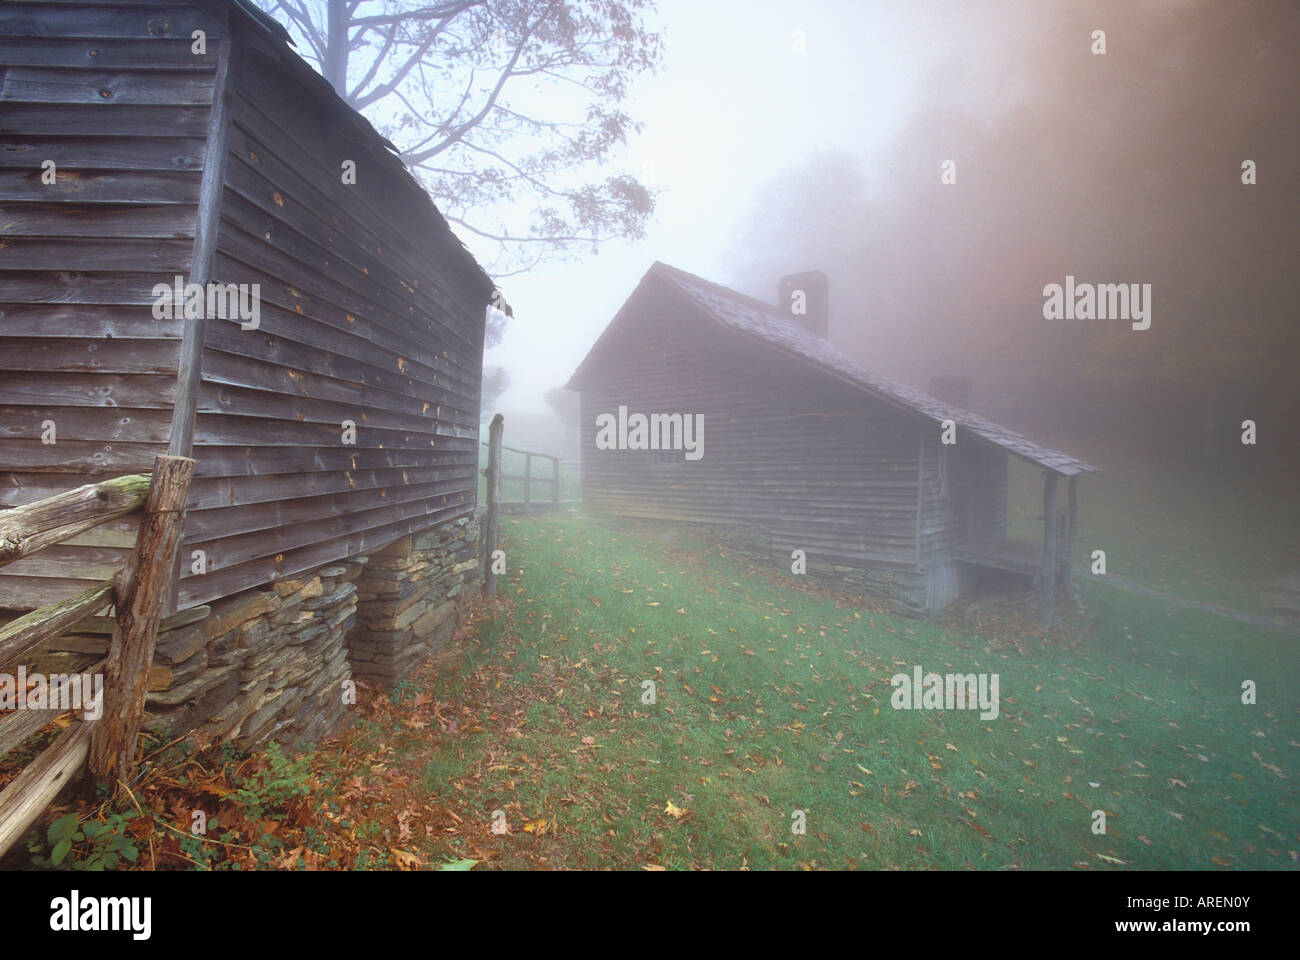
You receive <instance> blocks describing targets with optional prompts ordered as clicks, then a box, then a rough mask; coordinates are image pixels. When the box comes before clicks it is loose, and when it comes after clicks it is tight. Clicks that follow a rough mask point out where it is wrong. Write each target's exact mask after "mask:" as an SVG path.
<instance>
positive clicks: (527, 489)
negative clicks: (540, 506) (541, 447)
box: [524, 453, 533, 516]
mask: <svg viewBox="0 0 1300 960" xmlns="http://www.w3.org/2000/svg"><path fill="white" fill-rule="evenodd" d="M532 484H533V455H532V454H531V453H525V454H524V516H528V512H529V510H531V509H532V506H533V487H532Z"/></svg>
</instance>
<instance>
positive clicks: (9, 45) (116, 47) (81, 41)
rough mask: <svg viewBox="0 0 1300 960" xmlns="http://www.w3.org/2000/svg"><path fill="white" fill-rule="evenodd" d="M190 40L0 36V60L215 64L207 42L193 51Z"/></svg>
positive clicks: (94, 65)
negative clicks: (204, 49) (203, 50)
mask: <svg viewBox="0 0 1300 960" xmlns="http://www.w3.org/2000/svg"><path fill="white" fill-rule="evenodd" d="M193 46H194V41H192V40H190V39H189V38H188V37H186V38H184V39H176V40H159V39H150V40H114V39H109V38H105V37H96V38H94V39H89V38H85V37H24V38H22V39H21V40H20V39H17V38H14V37H11V36H0V63H3V64H6V65H10V66H23V67H77V68H81V69H86V70H116V69H122V70H193V71H209V72H211V71H212V69H213V68H214V67H215V66H216V54H215V52H214V50H213V48H212V47H211V46H209V47H208V50H207V52H206V53H195V52H194V50H193Z"/></svg>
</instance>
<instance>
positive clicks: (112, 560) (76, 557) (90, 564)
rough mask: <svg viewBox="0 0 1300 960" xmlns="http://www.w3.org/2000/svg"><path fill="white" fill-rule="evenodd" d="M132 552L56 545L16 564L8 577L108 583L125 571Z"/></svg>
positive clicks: (128, 549) (11, 567) (14, 563)
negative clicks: (69, 578) (51, 578)
mask: <svg viewBox="0 0 1300 960" xmlns="http://www.w3.org/2000/svg"><path fill="white" fill-rule="evenodd" d="M130 552H131V550H130V547H126V548H122V547H85V546H80V547H72V546H65V545H64V544H55V545H54V546H50V547H46V548H45V549H43V550H41V551H40V552H39V553H35V554H33V555H32V556H29V557H23V558H22V559H21V560H15V561H14V562H13V563H12V565H10V566H8V567H7V568H6V569H5V571H4V573H5V575H12V576H15V577H77V578H79V579H83V580H104V579H107V578H109V577H112V576H113V575H114V574H115V573H117V571H118V570H120V569H121V567H122V564H123V563H125V562H126V558H127V556H128V555H129V554H130Z"/></svg>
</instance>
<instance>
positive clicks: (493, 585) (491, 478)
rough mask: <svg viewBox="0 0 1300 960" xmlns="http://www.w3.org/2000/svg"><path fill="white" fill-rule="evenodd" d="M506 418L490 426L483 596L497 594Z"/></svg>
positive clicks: (494, 420)
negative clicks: (496, 561) (495, 557)
mask: <svg viewBox="0 0 1300 960" xmlns="http://www.w3.org/2000/svg"><path fill="white" fill-rule="evenodd" d="M504 423H505V419H504V418H503V417H502V416H501V414H499V413H498V414H497V415H496V416H495V417H493V418H492V424H491V426H489V427H488V466H487V515H486V516H485V517H484V518H483V527H484V529H483V530H482V531H481V535H482V537H483V596H485V597H488V598H489V599H490V598H492V597H495V596H496V595H497V575H496V574H495V573H493V572H492V554H494V553H496V550H497V523H498V519H499V514H500V511H501V431H502V428H503V425H504Z"/></svg>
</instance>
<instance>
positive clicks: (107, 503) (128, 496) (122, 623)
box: [0, 456, 194, 856]
mask: <svg viewBox="0 0 1300 960" xmlns="http://www.w3.org/2000/svg"><path fill="white" fill-rule="evenodd" d="M193 475H194V461H193V460H191V459H190V458H188V457H171V456H159V457H157V458H156V459H155V461H154V470H153V474H152V475H151V476H150V475H143V474H135V475H131V476H125V477H117V478H115V479H112V480H106V481H103V482H101V483H90V484H86V485H85V486H81V487H78V488H77V489H75V490H69V491H68V492H66V493H61V494H58V495H56V496H53V497H48V498H46V499H44V500H40V501H37V502H36V503H29V504H25V505H23V506H21V507H15V508H13V509H12V510H6V511H4V512H2V513H0V566H3V565H5V564H8V563H12V562H14V561H15V560H20V559H22V558H23V557H27V556H30V555H32V554H33V553H36V552H38V551H40V550H43V549H44V548H46V547H49V546H53V545H55V544H58V543H63V542H64V541H66V540H69V539H71V538H72V537H75V536H77V535H78V534H80V533H83V532H84V531H86V530H89V529H91V528H93V527H96V526H99V525H100V524H102V523H106V522H107V521H109V520H113V519H116V518H118V517H123V516H126V515H128V514H132V513H137V512H138V513H140V514H141V518H140V529H139V532H138V533H137V535H136V542H135V547H134V549H133V550H132V551H131V555H130V557H129V558H128V559H127V562H126V565H125V566H124V567H122V568H121V569H120V570H119V571H117V573H116V575H115V576H114V577H113V578H112V579H109V580H104V581H101V582H100V583H96V584H94V585H92V586H90V587H87V588H86V589H85V590H83V591H82V592H81V593H79V594H77V595H76V596H73V597H69V598H68V599H66V600H61V601H58V602H56V603H52V604H48V605H47V606H44V607H41V608H40V609H38V610H33V611H31V612H30V613H27V614H24V615H22V616H20V617H18V618H17V619H15V620H13V621H11V622H10V623H7V624H5V625H4V626H3V627H0V672H8V671H9V670H10V668H11V667H14V666H16V665H21V664H23V663H25V662H26V661H27V659H29V658H30V656H31V655H32V654H33V653H34V652H36V651H37V650H38V649H39V648H40V647H41V646H42V645H43V644H46V643H48V642H50V641H52V640H54V639H55V638H57V637H58V636H59V635H61V634H62V633H64V632H66V631H67V630H68V629H69V628H72V627H75V626H77V625H78V624H80V623H82V622H83V621H85V620H87V619H88V618H90V617H93V616H94V615H95V614H96V613H98V612H99V611H101V610H103V609H104V608H105V607H107V606H109V605H112V606H113V607H114V613H115V620H114V626H113V635H112V639H111V640H110V642H109V648H108V657H107V659H105V660H103V661H101V662H100V663H98V664H96V665H95V666H93V667H91V668H90V671H91V674H92V675H93V674H96V673H99V672H100V671H103V672H104V674H105V679H104V687H103V694H102V695H103V701H102V702H101V704H100V707H101V708H102V712H101V714H100V716H99V717H98V718H97V719H90V718H88V717H87V716H86V715H85V714H84V712H83V714H82V715H81V716H80V717H79V718H78V719H77V720H75V721H74V722H73V723H72V724H71V725H70V726H69V727H68V728H67V729H65V730H64V731H63V732H62V733H61V734H60V735H59V736H58V738H57V739H56V740H55V741H54V742H53V743H52V744H50V745H49V746H48V747H46V748H45V749H44V750H43V751H41V753H40V754H38V755H37V756H36V758H35V759H34V760H32V762H31V763H29V764H28V765H27V766H26V767H25V768H24V769H23V770H22V772H21V773H19V774H18V776H17V777H15V778H14V780H12V781H11V782H10V783H9V784H8V785H7V786H6V787H5V788H4V790H3V791H0V856H2V855H3V854H4V853H5V852H7V851H8V849H9V848H10V847H11V846H12V845H13V844H14V843H15V842H16V841H17V840H18V839H19V838H20V837H21V836H22V835H23V833H24V832H25V831H26V830H27V828H28V827H30V826H31V825H32V823H33V822H35V820H36V819H37V818H38V817H39V816H40V815H41V813H42V812H43V811H44V810H45V808H46V807H48V806H49V805H50V803H51V802H52V801H53V800H54V798H55V797H56V796H57V795H58V794H59V792H60V791H61V790H62V789H63V788H64V787H65V786H67V785H68V784H69V783H70V782H72V781H73V780H74V779H76V776H77V774H78V773H79V772H80V770H81V768H82V766H83V764H85V763H86V762H87V760H89V764H90V770H91V773H92V774H94V775H95V776H96V778H98V779H99V780H100V781H101V782H106V783H108V784H109V785H116V784H117V783H119V782H121V783H128V782H129V781H130V779H131V777H132V775H133V774H134V772H135V762H136V748H137V746H138V738H139V732H140V725H141V723H142V721H143V719H144V697H145V691H146V688H147V686H148V675H149V668H150V667H151V666H152V663H153V652H154V641H155V640H156V639H157V631H158V622H159V619H160V618H161V615H162V609H163V601H164V599H165V597H166V595H167V591H168V589H169V587H170V584H171V579H172V574H173V569H174V566H175V560H176V553H177V549H178V547H179V545H180V531H181V526H182V523H183V520H184V514H185V499H186V495H187V493H188V492H189V484H190V479H191V478H192V477H193ZM83 705H84V704H83ZM15 706H17V704H15ZM6 712H8V711H6ZM61 712H63V711H61V710H59V709H50V710H17V709H15V710H14V711H12V713H10V715H9V716H8V717H6V718H4V719H3V720H0V756H4V755H5V754H7V753H8V752H9V751H10V750H12V749H14V748H15V747H17V746H20V745H21V744H22V743H24V742H25V741H26V740H27V739H28V738H30V737H31V736H32V735H34V734H35V733H37V732H38V731H39V730H41V729H42V728H43V727H44V726H45V725H46V724H47V723H48V722H49V721H50V720H52V719H54V718H55V717H56V716H58V715H59V714H60V713H61Z"/></svg>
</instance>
